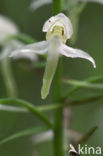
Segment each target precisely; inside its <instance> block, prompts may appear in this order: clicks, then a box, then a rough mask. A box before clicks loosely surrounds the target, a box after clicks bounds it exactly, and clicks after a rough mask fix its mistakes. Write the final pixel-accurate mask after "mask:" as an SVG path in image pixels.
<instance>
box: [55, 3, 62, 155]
mask: <svg viewBox="0 0 103 156" xmlns="http://www.w3.org/2000/svg"><path fill="white" fill-rule="evenodd" d="M62 5H63V0H53V14H54V15H55V14H57V13H60V12H61V10H62ZM61 69H62V58H60V60H59V63H58V67H57V70H56V73H55V77H54V88H53V89H54V90H53V91H54V102H57V103H58V105H59V104H60V101H61V81H60V80H61V74H62V72H61ZM54 126H55V129H54V156H57V155H58V156H63V112H62V108H59V109H58V110H55V111H54Z"/></svg>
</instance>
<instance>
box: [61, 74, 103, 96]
mask: <svg viewBox="0 0 103 156" xmlns="http://www.w3.org/2000/svg"><path fill="white" fill-rule="evenodd" d="M83 82H87V83H90V82H91V83H100V82H101V83H102V82H103V76H94V77H90V78H88V79H86V80H84V81H83ZM81 88H83V86H75V87H72V88H71V89H69V91H67V93H66V94H65V95H64V96H63V99H65V98H66V97H68V96H69V95H71V94H73V93H74V92H76V91H78V90H79V89H81Z"/></svg>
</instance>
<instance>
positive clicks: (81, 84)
mask: <svg viewBox="0 0 103 156" xmlns="http://www.w3.org/2000/svg"><path fill="white" fill-rule="evenodd" d="M63 82H64V83H66V84H70V85H73V86H78V87H82V88H83V87H84V88H91V89H100V90H103V84H93V83H90V82H86V81H78V80H63Z"/></svg>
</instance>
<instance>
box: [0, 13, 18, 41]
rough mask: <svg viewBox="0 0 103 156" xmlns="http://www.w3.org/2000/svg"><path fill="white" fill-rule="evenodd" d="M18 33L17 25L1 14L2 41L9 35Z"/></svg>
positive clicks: (0, 38)
mask: <svg viewBox="0 0 103 156" xmlns="http://www.w3.org/2000/svg"><path fill="white" fill-rule="evenodd" d="M16 33H18V28H17V26H16V25H15V24H14V23H13V22H12V21H11V20H10V19H8V18H7V17H5V16H2V15H0V43H2V42H3V41H4V40H5V39H6V38H7V37H8V36H9V35H13V34H16Z"/></svg>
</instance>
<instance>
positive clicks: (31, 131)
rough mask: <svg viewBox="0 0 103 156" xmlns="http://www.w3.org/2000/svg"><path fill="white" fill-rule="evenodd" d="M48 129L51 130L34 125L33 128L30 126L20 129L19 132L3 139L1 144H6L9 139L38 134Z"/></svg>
mask: <svg viewBox="0 0 103 156" xmlns="http://www.w3.org/2000/svg"><path fill="white" fill-rule="evenodd" d="M47 130H49V128H47V127H33V128H29V129H27V130H24V131H20V132H18V133H15V134H12V135H11V136H9V137H7V138H5V139H3V140H1V141H0V144H4V143H7V142H9V141H12V140H14V139H17V138H21V137H24V136H29V135H32V134H38V133H41V132H45V131H47Z"/></svg>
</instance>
